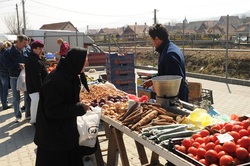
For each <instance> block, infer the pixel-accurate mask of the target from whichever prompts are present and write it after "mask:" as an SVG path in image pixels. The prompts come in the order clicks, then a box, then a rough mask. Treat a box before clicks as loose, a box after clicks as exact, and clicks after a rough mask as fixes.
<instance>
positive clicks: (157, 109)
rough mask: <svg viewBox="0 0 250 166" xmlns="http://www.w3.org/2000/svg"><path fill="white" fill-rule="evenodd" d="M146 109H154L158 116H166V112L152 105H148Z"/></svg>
mask: <svg viewBox="0 0 250 166" xmlns="http://www.w3.org/2000/svg"><path fill="white" fill-rule="evenodd" d="M148 107H149V108H151V109H154V110H156V111H158V112H159V114H161V115H166V111H164V110H163V109H160V108H158V107H155V106H153V105H149V106H148Z"/></svg>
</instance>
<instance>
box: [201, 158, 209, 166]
mask: <svg viewBox="0 0 250 166" xmlns="http://www.w3.org/2000/svg"><path fill="white" fill-rule="evenodd" d="M199 162H200V163H201V164H203V165H206V166H207V165H209V163H208V162H207V160H205V159H200V160H199Z"/></svg>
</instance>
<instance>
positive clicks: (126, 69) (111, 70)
mask: <svg viewBox="0 0 250 166" xmlns="http://www.w3.org/2000/svg"><path fill="white" fill-rule="evenodd" d="M106 72H107V74H108V75H114V76H119V75H127V74H131V73H135V68H134V67H132V66H106Z"/></svg>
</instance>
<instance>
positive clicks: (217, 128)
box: [211, 124, 221, 131]
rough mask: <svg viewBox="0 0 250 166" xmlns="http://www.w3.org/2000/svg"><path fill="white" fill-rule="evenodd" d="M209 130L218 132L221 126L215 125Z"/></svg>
mask: <svg viewBox="0 0 250 166" xmlns="http://www.w3.org/2000/svg"><path fill="white" fill-rule="evenodd" d="M211 129H212V130H217V131H219V130H220V129H221V126H220V125H219V124H215V125H213V126H212V127H211Z"/></svg>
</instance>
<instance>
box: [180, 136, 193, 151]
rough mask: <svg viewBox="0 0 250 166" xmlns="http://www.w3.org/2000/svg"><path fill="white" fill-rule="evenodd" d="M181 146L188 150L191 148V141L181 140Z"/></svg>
mask: <svg viewBox="0 0 250 166" xmlns="http://www.w3.org/2000/svg"><path fill="white" fill-rule="evenodd" d="M182 145H183V146H185V147H186V148H187V149H188V148H189V147H190V146H192V141H191V140H190V139H189V138H184V139H183V140H182Z"/></svg>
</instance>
